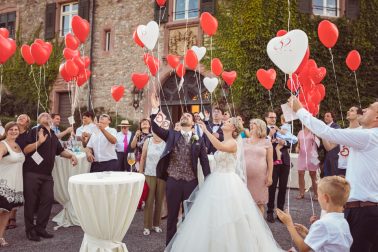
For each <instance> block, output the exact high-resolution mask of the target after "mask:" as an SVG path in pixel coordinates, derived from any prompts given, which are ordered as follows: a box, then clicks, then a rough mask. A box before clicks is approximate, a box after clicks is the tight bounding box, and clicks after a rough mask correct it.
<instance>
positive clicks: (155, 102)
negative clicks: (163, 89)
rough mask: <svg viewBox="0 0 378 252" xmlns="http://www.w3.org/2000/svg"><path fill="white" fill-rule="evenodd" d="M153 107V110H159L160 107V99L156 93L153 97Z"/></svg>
mask: <svg viewBox="0 0 378 252" xmlns="http://www.w3.org/2000/svg"><path fill="white" fill-rule="evenodd" d="M151 106H152V108H159V106H160V101H159V97H157V95H156V94H154V93H153V94H152V95H151Z"/></svg>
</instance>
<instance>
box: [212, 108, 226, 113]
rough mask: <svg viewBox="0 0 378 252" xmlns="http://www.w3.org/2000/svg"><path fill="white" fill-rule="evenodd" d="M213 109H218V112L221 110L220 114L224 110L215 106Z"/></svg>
mask: <svg viewBox="0 0 378 252" xmlns="http://www.w3.org/2000/svg"><path fill="white" fill-rule="evenodd" d="M214 110H219V111H220V112H222V114H223V112H224V111H223V109H221V108H220V107H215V108H213V111H214Z"/></svg>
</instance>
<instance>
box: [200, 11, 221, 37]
mask: <svg viewBox="0 0 378 252" xmlns="http://www.w3.org/2000/svg"><path fill="white" fill-rule="evenodd" d="M200 24H201V27H202V30H203V32H204V33H206V34H207V35H209V36H213V35H214V34H215V33H216V32H217V29H218V20H217V19H216V18H215V17H213V16H212V15H211V14H210V13H209V12H203V13H202V14H201V17H200Z"/></svg>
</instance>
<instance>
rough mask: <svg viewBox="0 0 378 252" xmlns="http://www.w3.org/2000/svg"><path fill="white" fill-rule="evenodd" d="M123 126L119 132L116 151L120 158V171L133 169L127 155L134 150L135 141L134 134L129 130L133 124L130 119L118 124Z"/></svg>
mask: <svg viewBox="0 0 378 252" xmlns="http://www.w3.org/2000/svg"><path fill="white" fill-rule="evenodd" d="M118 126H119V127H121V131H120V132H117V135H116V138H117V144H116V152H117V158H118V169H119V170H120V171H128V172H129V171H131V170H130V165H129V163H128V162H127V155H128V154H129V153H131V152H132V151H133V149H132V148H131V142H132V141H133V138H134V134H133V133H132V132H131V131H130V130H129V128H130V126H131V124H130V123H129V121H128V120H122V121H121V124H119V125H118Z"/></svg>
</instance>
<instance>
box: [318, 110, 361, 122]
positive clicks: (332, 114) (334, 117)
mask: <svg viewBox="0 0 378 252" xmlns="http://www.w3.org/2000/svg"><path fill="white" fill-rule="evenodd" d="M357 108H358V107H357ZM327 113H330V114H331V116H332V119H333V121H336V115H335V113H334V112H332V111H327V112H325V113H324V115H325V114H327Z"/></svg>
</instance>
